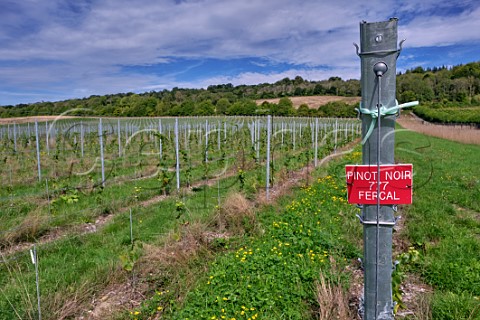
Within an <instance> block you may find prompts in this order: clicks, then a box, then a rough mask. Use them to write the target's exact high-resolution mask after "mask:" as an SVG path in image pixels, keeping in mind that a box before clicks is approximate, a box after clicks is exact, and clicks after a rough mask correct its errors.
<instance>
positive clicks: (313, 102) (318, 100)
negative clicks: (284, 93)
mask: <svg viewBox="0 0 480 320" xmlns="http://www.w3.org/2000/svg"><path fill="white" fill-rule="evenodd" d="M289 98H290V100H292V103H293V107H294V108H295V109H297V108H298V107H299V106H300V105H301V104H304V103H305V104H307V105H308V106H309V107H310V108H314V109H318V107H321V106H323V105H324V104H327V103H329V102H334V101H342V102H345V103H348V104H354V103H357V102H359V101H360V100H361V99H362V98H361V97H341V96H308V97H289ZM264 101H267V102H269V103H278V101H280V98H275V99H259V100H256V101H255V102H256V103H257V105H260V104H262V103H263V102H264Z"/></svg>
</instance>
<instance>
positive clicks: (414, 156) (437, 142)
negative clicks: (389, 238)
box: [396, 131, 480, 319]
mask: <svg viewBox="0 0 480 320" xmlns="http://www.w3.org/2000/svg"><path fill="white" fill-rule="evenodd" d="M396 140H397V152H396V160H397V161H399V162H403V163H413V164H414V172H415V182H414V183H415V187H414V195H413V204H412V205H411V206H408V207H405V208H404V212H405V213H406V216H407V223H406V230H405V235H406V237H407V238H408V239H409V241H410V243H411V244H412V245H414V246H415V248H417V249H418V250H419V251H420V252H421V259H420V262H419V263H418V264H416V267H415V268H414V269H413V270H414V272H417V273H419V274H420V275H421V277H422V279H423V280H424V281H425V282H426V283H428V284H429V285H431V286H432V287H433V288H434V289H435V291H434V294H433V297H432V302H431V312H432V316H433V319H480V314H479V311H478V305H479V304H480V300H479V296H480V255H479V254H478V253H479V252H480V219H479V215H480V197H479V196H478V195H479V194H480V180H479V177H480V166H479V164H480V162H479V160H478V159H479V158H478V155H479V154H480V147H479V146H476V145H465V144H459V143H456V142H452V141H447V140H442V139H437V138H433V137H427V136H423V135H420V134H417V133H414V132H409V131H401V132H399V133H398V134H397V137H396ZM475 308H476V309H475ZM475 310H477V311H475Z"/></svg>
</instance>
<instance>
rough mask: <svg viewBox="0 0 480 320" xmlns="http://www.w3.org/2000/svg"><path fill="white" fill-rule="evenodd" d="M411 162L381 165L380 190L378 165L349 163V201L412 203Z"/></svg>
mask: <svg viewBox="0 0 480 320" xmlns="http://www.w3.org/2000/svg"><path fill="white" fill-rule="evenodd" d="M412 172H413V168H412V165H411V164H397V165H380V190H377V189H378V185H377V181H378V179H377V175H378V173H377V166H376V165H358V166H353V165H347V166H345V173H346V177H347V192H348V202H349V203H357V204H377V194H378V198H380V204H382V205H387V204H411V203H412V176H413V173H412Z"/></svg>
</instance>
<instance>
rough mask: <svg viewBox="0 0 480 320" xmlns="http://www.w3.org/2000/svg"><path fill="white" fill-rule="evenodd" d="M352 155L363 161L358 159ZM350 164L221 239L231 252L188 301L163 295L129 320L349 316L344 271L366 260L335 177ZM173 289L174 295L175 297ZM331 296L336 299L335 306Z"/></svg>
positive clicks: (205, 276) (340, 182) (199, 281)
mask: <svg viewBox="0 0 480 320" xmlns="http://www.w3.org/2000/svg"><path fill="white" fill-rule="evenodd" d="M353 156H354V157H356V160H355V161H358V160H359V158H358V156H359V153H358V152H357V153H355V154H354V155H353ZM343 161H354V160H353V158H348V157H347V159H345V160H343ZM344 163H345V162H341V163H340V164H339V163H336V165H335V166H333V167H331V168H330V169H329V173H331V174H328V175H327V174H324V177H321V178H318V179H317V180H316V181H315V183H314V184H313V185H311V186H307V187H303V188H301V189H298V190H296V191H294V193H293V194H292V195H290V196H287V197H285V198H282V199H281V200H280V201H279V203H278V204H272V205H267V206H265V207H263V209H261V211H260V212H258V214H257V222H258V227H257V228H256V229H255V231H251V232H247V233H246V234H245V236H244V237H240V238H239V237H235V238H230V239H224V240H222V244H223V246H224V247H225V248H228V249H229V250H227V252H225V253H224V254H220V255H218V256H217V257H216V258H215V260H214V261H212V262H211V263H208V265H207V266H205V268H206V269H207V272H206V273H205V274H203V275H202V276H200V277H199V278H198V279H197V280H196V282H195V285H194V287H193V288H192V289H191V290H190V291H188V292H187V293H186V294H185V296H184V297H182V298H179V299H174V298H173V297H172V295H171V294H166V291H164V290H163V291H162V290H159V293H157V294H156V295H154V297H153V298H152V299H150V300H149V301H147V302H145V303H144V305H143V306H142V307H140V308H137V309H134V310H132V311H131V313H130V317H131V318H132V319H150V317H154V315H159V314H161V316H162V318H165V319H314V318H317V317H318V316H324V318H322V319H327V318H328V317H327V315H332V314H335V315H347V314H348V315H351V310H349V308H348V303H346V302H345V301H346V294H345V292H346V289H347V288H348V285H349V278H348V272H346V271H345V268H346V266H347V265H348V264H349V263H351V261H352V260H356V259H357V258H358V257H359V256H360V249H359V247H358V239H359V238H360V229H361V227H360V225H359V224H358V223H357V222H356V221H355V217H354V212H355V211H356V210H357V209H356V208H353V207H352V206H350V205H348V204H347V203H346V200H345V190H344V188H343V179H342V178H341V175H337V174H336V173H338V170H341V169H343V164H344ZM318 172H319V171H317V173H318ZM333 174H335V175H333ZM295 199H296V200H295ZM320 199H322V200H320ZM237 202H239V201H237ZM247 216H248V215H247ZM315 283H316V285H315ZM174 287H175V286H174V285H173V286H172V288H170V289H169V292H174V291H176V290H174V289H173V288H174ZM338 294H341V295H340V296H338ZM333 295H335V296H336V299H335V300H330V297H332V296H333Z"/></svg>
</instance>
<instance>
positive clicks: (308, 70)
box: [0, 0, 480, 105]
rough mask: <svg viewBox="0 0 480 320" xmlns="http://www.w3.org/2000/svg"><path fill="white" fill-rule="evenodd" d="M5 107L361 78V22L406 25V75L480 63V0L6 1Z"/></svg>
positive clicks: (0, 16) (1, 50) (0, 54)
mask: <svg viewBox="0 0 480 320" xmlns="http://www.w3.org/2000/svg"><path fill="white" fill-rule="evenodd" d="M0 8H1V10H0V105H9V104H14V105H15V104H18V103H31V102H37V101H58V100H64V99H69V98H83V97H88V96H90V95H93V94H98V95H102V94H114V93H119V92H138V93H140V92H145V91H151V90H163V89H171V88H173V87H181V88H202V87H203V88H205V87H207V86H208V85H211V84H222V83H232V84H234V85H239V84H258V83H264V82H270V83H271V82H275V81H277V80H280V79H282V78H285V77H290V78H294V77H295V76H297V75H300V76H302V77H303V78H304V79H308V80H323V79H328V78H329V77H331V76H340V77H342V78H343V79H352V78H355V79H359V77H360V61H359V58H358V57H357V56H356V54H355V48H354V47H353V45H352V43H353V42H357V43H359V23H360V21H362V20H365V21H367V22H375V21H384V20H388V19H389V18H390V17H397V18H399V30H398V34H399V39H403V38H406V39H407V41H406V42H405V44H404V50H403V51H402V54H401V56H400V58H399V59H398V66H397V69H398V70H399V71H404V70H406V69H409V68H413V67H417V66H423V67H433V66H441V65H446V66H452V65H457V64H461V63H468V62H473V61H480V33H479V32H478V30H480V1H478V0H465V1H445V0H415V1H414V0H405V1H396V0H371V1H355V0H335V1H332V0H328V1H321V0H297V1H295V0H293V1H292V0H255V1H253V0H237V1H232V0H171V1H167V0H156V1H154V0H128V1H127V0H48V1H45V0H22V1H18V0H0Z"/></svg>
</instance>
